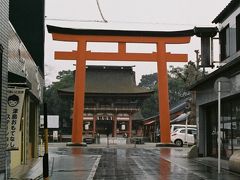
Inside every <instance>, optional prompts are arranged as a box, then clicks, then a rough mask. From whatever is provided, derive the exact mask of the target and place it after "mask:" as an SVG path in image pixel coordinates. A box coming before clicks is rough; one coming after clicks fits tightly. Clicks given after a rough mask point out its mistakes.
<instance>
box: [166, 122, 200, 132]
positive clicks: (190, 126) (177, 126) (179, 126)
mask: <svg viewBox="0 0 240 180" xmlns="http://www.w3.org/2000/svg"><path fill="white" fill-rule="evenodd" d="M185 127H186V125H185V124H172V125H170V130H171V133H172V132H173V131H175V130H176V129H179V128H185ZM187 127H188V128H197V125H187Z"/></svg>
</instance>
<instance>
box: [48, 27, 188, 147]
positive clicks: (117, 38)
mask: <svg viewBox="0 0 240 180" xmlns="http://www.w3.org/2000/svg"><path fill="white" fill-rule="evenodd" d="M48 31H49V32H50V33H52V36H53V39H54V40H58V41H70V42H77V50H76V51H73V52H55V59H62V60H67V59H69V60H76V74H75V89H74V109H73V123H72V143H73V144H82V133H83V113H84V93H85V71H86V70H85V69H86V67H85V64H86V60H94V61H144V62H146V61H149V62H157V69H158V96H159V113H160V132H161V143H165V144H166V143H171V139H170V112H169V97H168V77H167V75H168V74H167V62H187V59H188V58H187V54H171V53H168V52H166V45H167V44H185V43H189V42H190V38H191V36H192V31H189V30H188V31H176V32H153V31H114V30H82V29H69V28H60V27H54V26H48ZM87 42H104V43H105V42H110V43H117V44H118V52H91V51H87V50H86V47H87ZM127 43H151V44H156V47H157V52H153V53H128V52H127V51H126V44H127Z"/></svg>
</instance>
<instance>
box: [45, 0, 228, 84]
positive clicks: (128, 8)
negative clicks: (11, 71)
mask: <svg viewBox="0 0 240 180" xmlns="http://www.w3.org/2000/svg"><path fill="white" fill-rule="evenodd" d="M98 2H99V5H100V8H101V12H102V14H103V17H104V19H105V20H107V22H103V19H102V18H101V15H100V12H99V9H98V6H97V1H96V0H45V8H46V10H45V17H46V19H45V24H46V25H55V26H61V27H71V28H80V29H89V28H91V29H122V30H147V31H163V30H164V31H171V30H173V31H176V30H186V29H192V28H194V26H199V27H201V26H216V25H215V24H212V23H211V22H212V20H213V19H214V18H215V17H216V16H217V15H218V14H219V13H220V12H221V11H222V10H223V9H224V7H225V6H226V5H227V4H228V3H229V2H230V0H98ZM87 48H88V49H89V50H92V51H93V50H95V51H101V50H103V49H108V50H110V49H111V48H110V47H109V46H107V45H105V46H97V45H93V44H90V45H88V47H87ZM128 48H129V51H131V52H135V51H136V52H137V51H141V52H151V51H154V50H155V46H144V45H143V46H138V47H137V48H136V47H134V46H129V47H128ZM74 49H76V44H75V43H69V42H68V43H66V42H57V41H53V40H52V37H51V35H50V34H49V33H48V32H47V31H46V33H45V71H46V73H45V74H46V83H47V84H49V83H51V82H52V81H55V78H56V76H57V72H58V71H60V70H68V69H72V70H73V69H74V68H75V67H74V66H73V64H74V63H75V62H74V61H63V60H61V61H60V60H58V61H56V60H54V58H53V55H54V51H56V50H63V51H72V50H74ZM136 49H137V50H136ZM195 49H200V41H199V39H198V38H196V37H193V38H192V39H191V43H190V44H188V45H180V46H179V45H178V46H177V45H171V46H167V50H168V51H170V52H172V53H187V54H188V55H189V60H192V61H195V53H194V50H195ZM215 49H216V51H215V54H218V51H217V50H218V48H215ZM217 58H218V57H217V55H215V59H214V60H217ZM87 64H104V65H135V68H134V70H135V71H136V79H137V82H139V80H140V78H141V76H142V75H143V74H150V73H154V72H156V71H157V70H156V64H155V63H143V62H141V63H140V62H126V61H124V62H97V63H96V62H94V61H87ZM171 65H175V66H181V65H183V63H175V64H174V63H173V64H171Z"/></svg>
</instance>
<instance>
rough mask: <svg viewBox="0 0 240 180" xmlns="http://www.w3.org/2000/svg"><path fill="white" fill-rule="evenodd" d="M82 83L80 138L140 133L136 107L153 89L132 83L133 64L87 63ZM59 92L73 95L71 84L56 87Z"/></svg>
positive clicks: (135, 134) (133, 77)
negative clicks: (81, 134)
mask: <svg viewBox="0 0 240 180" xmlns="http://www.w3.org/2000/svg"><path fill="white" fill-rule="evenodd" d="M85 87H86V88H85V106H84V118H83V135H84V138H87V137H95V136H96V135H100V136H106V135H109V136H112V137H123V136H124V137H133V136H142V135H143V132H142V127H143V121H142V120H143V117H142V116H141V113H140V108H141V105H142V103H143V101H144V100H145V99H146V98H148V97H149V96H150V95H151V94H152V93H153V91H151V90H148V89H144V88H140V87H138V86H137V85H136V81H135V72H134V71H133V67H131V66H87V67H86V85H85ZM59 94H60V96H67V97H69V96H70V97H72V98H73V95H74V87H69V88H65V89H60V90H59ZM65 123H67V122H65ZM60 124H61V123H60ZM70 126H71V125H69V126H68V127H67V128H68V129H70ZM62 130H63V131H64V127H62ZM65 132H67V131H65ZM68 132H69V131H68ZM69 134H71V133H70V132H69Z"/></svg>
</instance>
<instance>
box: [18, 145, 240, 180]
mask: <svg viewBox="0 0 240 180" xmlns="http://www.w3.org/2000/svg"><path fill="white" fill-rule="evenodd" d="M155 146H156V144H154V143H146V144H143V145H142V144H141V145H136V147H135V145H134V144H126V145H119V146H117V145H110V146H109V147H107V145H106V144H100V145H97V144H92V145H88V146H87V147H66V145H65V144H63V143H53V144H50V145H49V159H50V161H49V175H50V179H56V180H61V179H63V180H65V179H67V180H69V179H70V180H71V179H82V180H85V179H87V180H91V179H96V180H103V179H109V180H112V179H120V180H123V179H131V180H133V179H136V180H141V179H144V180H145V179H148V180H151V179H162V180H171V179H173V180H178V179H179V180H181V179H184V180H195V179H196V180H198V179H199V180H200V179H201V180H202V179H206V180H210V179H212V180H214V179H217V180H225V179H229V180H235V179H236V180H239V179H240V175H239V174H236V173H232V172H230V171H228V170H227V169H228V167H227V166H228V161H224V160H222V167H223V169H222V171H221V174H218V173H217V168H216V166H217V163H216V162H217V161H216V159H215V158H210V157H204V158H195V159H188V158H187V153H188V151H189V148H159V147H155ZM31 172H35V176H36V177H34V173H31ZM41 173H42V164H41V162H40V161H38V162H37V163H35V165H33V166H31V168H30V171H29V172H28V173H27V174H25V177H22V178H19V179H35V178H36V179H39V177H41V176H39V174H41ZM15 177H16V176H15ZM16 179H17V177H16Z"/></svg>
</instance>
